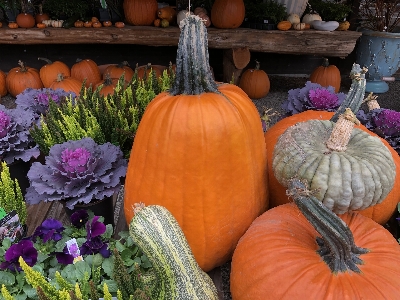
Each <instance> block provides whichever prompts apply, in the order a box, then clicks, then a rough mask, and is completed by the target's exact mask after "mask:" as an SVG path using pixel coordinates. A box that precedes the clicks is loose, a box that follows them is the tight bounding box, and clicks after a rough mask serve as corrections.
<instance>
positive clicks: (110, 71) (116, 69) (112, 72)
mask: <svg viewBox="0 0 400 300" xmlns="http://www.w3.org/2000/svg"><path fill="white" fill-rule="evenodd" d="M134 74H135V71H133V70H132V68H131V67H130V66H129V63H128V62H127V61H123V62H121V63H119V64H116V65H109V66H108V67H107V68H106V69H105V70H104V72H103V79H106V78H107V76H109V77H110V78H113V79H114V78H116V79H119V78H120V77H121V76H122V75H124V80H125V81H127V82H129V81H131V80H132V77H133V75H134Z"/></svg>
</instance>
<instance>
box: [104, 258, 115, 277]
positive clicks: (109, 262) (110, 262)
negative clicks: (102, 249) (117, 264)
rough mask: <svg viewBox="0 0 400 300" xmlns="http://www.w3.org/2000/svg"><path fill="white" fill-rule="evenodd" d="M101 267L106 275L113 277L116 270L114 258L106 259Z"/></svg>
mask: <svg viewBox="0 0 400 300" xmlns="http://www.w3.org/2000/svg"><path fill="white" fill-rule="evenodd" d="M101 267H102V268H103V271H104V273H106V274H107V276H108V277H110V278H112V277H113V270H114V257H113V256H112V257H109V258H106V259H104V261H103V263H102V265H101Z"/></svg>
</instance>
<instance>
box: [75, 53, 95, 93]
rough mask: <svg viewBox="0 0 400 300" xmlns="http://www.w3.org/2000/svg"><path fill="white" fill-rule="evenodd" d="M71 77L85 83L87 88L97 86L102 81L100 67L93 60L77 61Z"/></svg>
mask: <svg viewBox="0 0 400 300" xmlns="http://www.w3.org/2000/svg"><path fill="white" fill-rule="evenodd" d="M71 76H72V77H74V78H76V79H78V80H79V81H81V82H83V81H84V80H85V86H86V87H89V86H90V85H93V86H94V85H95V84H96V83H98V82H99V81H100V80H101V74H100V70H99V67H98V65H97V64H96V63H95V62H94V61H93V60H91V59H83V60H82V59H79V58H78V59H77V60H76V63H75V64H73V65H72V67H71Z"/></svg>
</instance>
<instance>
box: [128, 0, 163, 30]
mask: <svg viewBox="0 0 400 300" xmlns="http://www.w3.org/2000/svg"><path fill="white" fill-rule="evenodd" d="M123 8H124V13H125V19H126V21H127V22H128V23H129V24H132V25H138V26H143V25H146V26H147V25H152V24H153V22H154V20H155V19H156V16H157V9H158V3H157V0H124V2H123Z"/></svg>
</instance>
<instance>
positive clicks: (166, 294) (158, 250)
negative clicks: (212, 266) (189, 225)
mask: <svg viewBox="0 0 400 300" xmlns="http://www.w3.org/2000/svg"><path fill="white" fill-rule="evenodd" d="M129 232H130V235H131V237H132V239H133V241H134V243H135V244H136V245H137V246H138V247H139V248H140V249H141V250H142V251H143V253H144V254H145V255H146V256H147V258H148V259H149V261H150V262H151V264H152V266H153V270H154V271H155V273H156V276H157V280H158V287H156V288H154V289H153V294H152V300H187V299H190V300H196V299H198V300H214V299H215V300H217V299H218V295H217V289H216V287H215V285H214V283H213V281H212V279H211V278H210V277H209V276H208V274H207V273H205V272H204V271H203V270H202V269H201V268H200V266H199V265H198V263H197V262H196V260H195V258H194V256H193V253H192V251H191V249H190V246H189V244H188V242H187V240H186V237H185V235H184V233H183V231H182V229H181V228H180V226H179V224H178V222H177V221H176V219H175V218H174V216H173V215H172V214H171V213H170V212H169V211H168V210H167V209H166V208H165V207H163V206H160V205H150V206H144V205H143V204H135V215H134V217H133V219H132V221H131V223H130V225H129Z"/></svg>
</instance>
